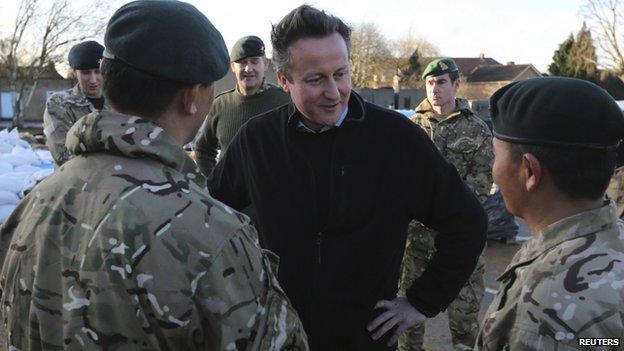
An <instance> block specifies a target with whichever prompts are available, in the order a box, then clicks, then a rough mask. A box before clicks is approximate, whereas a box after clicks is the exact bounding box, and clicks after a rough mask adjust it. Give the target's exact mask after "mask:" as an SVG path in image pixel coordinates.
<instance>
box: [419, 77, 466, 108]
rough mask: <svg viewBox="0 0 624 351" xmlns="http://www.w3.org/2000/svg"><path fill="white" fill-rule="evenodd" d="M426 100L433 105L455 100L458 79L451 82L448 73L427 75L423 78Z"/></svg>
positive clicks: (442, 104)
mask: <svg viewBox="0 0 624 351" xmlns="http://www.w3.org/2000/svg"><path fill="white" fill-rule="evenodd" d="M425 86H426V89H427V100H429V103H430V104H431V105H433V106H444V105H447V104H450V103H452V102H453V101H455V94H457V89H459V79H456V80H455V81H454V82H451V78H450V77H449V74H448V73H445V74H443V75H440V76H428V77H426V78H425Z"/></svg>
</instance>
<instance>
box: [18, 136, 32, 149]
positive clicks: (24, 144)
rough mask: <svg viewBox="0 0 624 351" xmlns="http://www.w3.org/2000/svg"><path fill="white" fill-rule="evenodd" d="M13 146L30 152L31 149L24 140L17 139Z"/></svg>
mask: <svg viewBox="0 0 624 351" xmlns="http://www.w3.org/2000/svg"><path fill="white" fill-rule="evenodd" d="M15 146H19V147H22V148H24V149H28V150H32V147H31V146H30V144H29V143H28V142H27V141H26V140H22V139H19V140H17V141H15Z"/></svg>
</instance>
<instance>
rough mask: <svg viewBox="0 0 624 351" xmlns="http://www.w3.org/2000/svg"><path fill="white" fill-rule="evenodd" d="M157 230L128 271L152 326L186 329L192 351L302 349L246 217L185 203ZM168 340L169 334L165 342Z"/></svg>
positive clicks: (296, 324) (293, 317)
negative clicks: (152, 315) (150, 312)
mask: <svg viewBox="0 0 624 351" xmlns="http://www.w3.org/2000/svg"><path fill="white" fill-rule="evenodd" d="M176 206H180V205H176ZM152 217H153V216H150V217H149V218H152ZM202 219H203V220H202ZM158 222H159V221H152V223H150V227H152V228H153V232H154V233H155V234H154V235H153V236H151V239H150V240H149V241H150V244H149V245H146V249H150V250H151V252H148V254H147V255H145V257H144V259H143V261H142V262H141V263H140V264H139V265H136V264H134V265H132V266H136V269H135V272H134V274H135V277H137V282H138V283H139V286H138V287H137V288H139V289H141V288H143V289H146V292H147V293H148V300H149V302H150V304H151V306H152V307H154V308H156V309H157V310H159V309H160V310H161V311H157V312H159V313H157V314H156V318H157V319H158V321H157V323H158V324H159V325H167V324H168V325H170V326H171V327H179V326H186V325H187V324H189V325H188V327H189V328H188V332H189V335H192V336H193V337H192V338H189V342H192V343H194V344H195V345H194V346H195V347H196V348H198V349H199V348H203V349H206V350H281V349H287V350H306V349H307V337H306V334H305V332H304V330H303V326H302V325H301V322H300V320H299V317H298V315H297V313H296V312H295V310H294V308H293V307H292V305H291V304H290V302H289V300H288V298H287V297H286V295H285V294H284V293H283V291H282V289H281V288H280V285H279V283H278V282H277V279H276V275H275V273H274V269H275V268H276V266H273V267H272V263H275V264H277V262H272V261H271V259H273V258H274V255H272V254H271V253H269V252H263V250H262V249H261V248H260V246H259V243H258V236H257V233H256V231H255V229H254V228H253V227H252V226H251V225H250V224H249V219H248V218H247V217H244V216H243V215H241V214H238V213H235V212H233V211H232V210H231V209H229V208H228V207H226V206H224V205H222V204H218V203H215V204H213V205H212V206H209V207H208V211H206V207H205V206H202V205H199V204H196V203H194V202H193V203H192V204H191V203H189V204H188V205H186V206H183V207H182V209H180V210H178V211H177V212H176V215H175V216H173V217H171V218H170V219H165V218H162V223H158ZM151 231H152V229H151V228H150V232H151ZM144 240H145V238H143V239H142V240H141V241H144ZM134 246H135V247H136V246H137V245H134ZM139 250H140V248H139ZM139 250H135V251H129V252H128V253H129V254H131V255H133V256H134V255H141V253H138V254H137V252H138V251H139ZM141 276H142V277H153V278H150V279H149V280H145V279H147V278H141V279H139V277H141ZM141 282H142V283H143V284H142V286H141ZM158 306H160V307H159V308H157V307H158ZM165 306H166V307H165ZM190 306H194V309H195V312H194V313H191V312H189V307H190ZM165 309H166V310H165ZM163 312H164V313H163ZM165 333H168V331H165ZM193 334H195V335H193ZM174 335H176V333H175V332H173V330H171V334H170V335H169V334H167V338H168V339H169V340H174V339H175V336H174ZM198 339H199V340H198ZM200 344H201V347H199V346H200Z"/></svg>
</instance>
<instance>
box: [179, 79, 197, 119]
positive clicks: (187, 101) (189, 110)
mask: <svg viewBox="0 0 624 351" xmlns="http://www.w3.org/2000/svg"><path fill="white" fill-rule="evenodd" d="M200 87H201V84H195V85H193V86H191V87H188V88H186V89H183V90H182V108H183V110H184V114H187V115H194V114H196V113H197V104H198V98H199V89H200Z"/></svg>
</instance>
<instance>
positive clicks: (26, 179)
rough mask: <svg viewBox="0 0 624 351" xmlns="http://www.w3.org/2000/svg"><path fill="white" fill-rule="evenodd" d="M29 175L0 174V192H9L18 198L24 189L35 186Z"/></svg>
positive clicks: (20, 173)
mask: <svg viewBox="0 0 624 351" xmlns="http://www.w3.org/2000/svg"><path fill="white" fill-rule="evenodd" d="M31 175H32V174H30V173H22V172H19V173H6V174H0V190H6V191H10V192H12V193H14V194H18V196H19V195H20V194H21V193H22V192H23V191H24V190H26V189H30V188H32V187H33V186H35V182H34V181H33V180H32V179H31Z"/></svg>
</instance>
